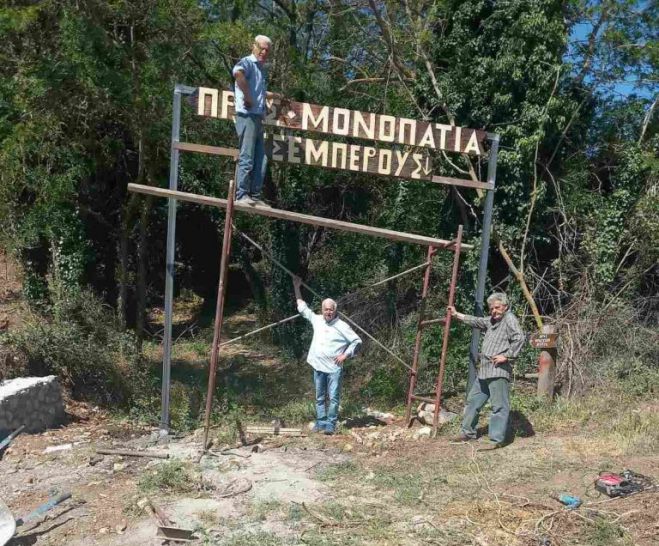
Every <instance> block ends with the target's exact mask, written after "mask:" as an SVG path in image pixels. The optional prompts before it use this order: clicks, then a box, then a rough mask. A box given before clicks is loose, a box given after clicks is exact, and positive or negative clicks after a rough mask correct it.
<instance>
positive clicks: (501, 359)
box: [492, 355, 508, 366]
mask: <svg viewBox="0 0 659 546" xmlns="http://www.w3.org/2000/svg"><path fill="white" fill-rule="evenodd" d="M506 362H508V357H507V356H503V355H496V356H493V357H492V364H494V365H495V366H500V365H501V364H505V363H506Z"/></svg>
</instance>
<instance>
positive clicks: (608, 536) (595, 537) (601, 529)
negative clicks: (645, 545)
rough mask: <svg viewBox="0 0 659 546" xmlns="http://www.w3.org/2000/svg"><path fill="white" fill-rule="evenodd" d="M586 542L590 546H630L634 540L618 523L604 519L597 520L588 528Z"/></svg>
mask: <svg viewBox="0 0 659 546" xmlns="http://www.w3.org/2000/svg"><path fill="white" fill-rule="evenodd" d="M587 544H590V545H591V546H632V545H633V544H634V542H633V541H632V539H631V537H628V536H627V535H626V534H625V532H624V531H623V530H622V529H621V528H620V526H619V525H616V524H615V523H611V522H609V521H606V520H598V521H597V523H596V524H595V525H594V526H591V528H590V531H589V533H588V538H587Z"/></svg>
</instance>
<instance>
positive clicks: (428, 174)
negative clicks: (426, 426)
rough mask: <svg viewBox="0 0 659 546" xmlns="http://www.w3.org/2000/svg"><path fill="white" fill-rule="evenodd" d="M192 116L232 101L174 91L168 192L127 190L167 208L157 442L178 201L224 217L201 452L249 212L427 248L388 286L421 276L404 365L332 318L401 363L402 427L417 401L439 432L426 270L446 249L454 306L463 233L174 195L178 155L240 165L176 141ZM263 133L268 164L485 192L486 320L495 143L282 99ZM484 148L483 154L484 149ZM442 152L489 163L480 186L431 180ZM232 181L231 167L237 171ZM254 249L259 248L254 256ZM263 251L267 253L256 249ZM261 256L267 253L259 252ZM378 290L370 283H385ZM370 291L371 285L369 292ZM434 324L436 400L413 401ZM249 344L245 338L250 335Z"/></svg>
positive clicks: (479, 296)
mask: <svg viewBox="0 0 659 546" xmlns="http://www.w3.org/2000/svg"><path fill="white" fill-rule="evenodd" d="M184 96H185V97H186V98H187V99H188V102H190V103H191V104H192V105H193V106H196V108H197V114H198V115H201V116H206V117H215V118H220V119H227V120H230V119H232V118H233V116H234V104H233V93H232V92H231V91H223V90H217V89H210V88H205V87H198V88H197V87H189V86H186V85H181V84H177V85H176V86H175V89H174V100H173V116H172V133H171V158H170V174H169V189H162V188H156V187H152V186H145V185H140V184H128V190H129V191H131V192H135V193H141V194H146V195H152V196H157V197H167V198H168V201H169V206H168V217H167V255H166V280H165V324H164V339H163V367H162V407H161V421H160V428H161V433H162V434H168V432H169V396H170V381H171V376H170V372H171V351H172V315H173V294H174V273H175V265H174V262H175V240H176V209H177V202H178V201H184V202H192V203H197V204H202V205H209V206H215V207H220V208H225V209H226V214H225V224H224V234H223V243H222V254H221V263H220V279H219V283H218V297H217V306H216V314H215V324H214V335H213V344H212V348H211V358H210V368H209V378H208V392H207V398H206V415H205V430H204V440H203V446H204V449H206V447H207V445H208V430H209V424H210V415H211V409H212V404H213V394H214V391H215V379H216V372H217V362H218V358H219V351H220V346H221V345H225V344H227V343H229V342H232V341H235V340H230V341H229V342H224V343H220V332H221V328H222V322H223V316H224V302H225V297H226V286H227V282H226V280H227V279H226V277H227V268H228V262H229V257H230V254H231V239H232V235H233V231H234V227H233V216H234V213H235V211H239V212H248V213H252V214H257V215H261V216H267V217H270V218H275V219H282V220H289V221H293V222H299V223H304V224H311V225H316V226H323V227H326V228H330V229H337V230H342V231H349V232H353V233H361V234H365V235H370V236H374V237H383V238H386V239H390V240H394V241H399V242H407V243H413V244H418V245H423V246H426V247H427V249H428V251H427V259H426V261H425V262H424V263H423V264H421V265H419V266H416V267H413V268H411V269H409V270H407V271H405V272H403V273H400V274H397V275H394V276H393V277H390V278H389V279H386V280H385V281H388V280H391V279H393V278H396V277H399V276H401V275H404V274H407V273H409V272H412V271H415V270H419V269H423V270H424V275H423V286H422V292H421V304H420V309H419V318H418V323H417V335H416V339H415V346H414V355H413V360H412V365H409V364H407V363H406V362H404V361H403V360H402V359H401V358H400V357H398V356H397V355H395V354H394V353H393V352H392V351H390V350H389V349H388V348H386V347H385V346H384V345H382V344H381V343H380V342H378V341H377V340H376V339H375V338H374V337H373V336H372V335H371V334H369V333H368V332H366V331H365V330H364V329H363V328H361V327H360V326H359V325H358V324H356V323H355V322H354V321H353V320H352V319H350V317H348V316H346V315H344V314H343V313H339V314H340V316H341V317H342V318H343V319H344V320H346V321H348V322H349V323H350V324H351V325H352V326H354V327H356V328H357V329H358V330H359V331H360V332H361V333H363V334H365V335H366V337H368V338H369V339H370V340H372V341H373V342H375V343H376V344H377V345H378V346H380V347H381V348H383V349H384V350H386V351H387V352H388V353H389V354H390V355H392V356H393V357H394V358H396V360H397V361H398V362H400V363H401V364H403V365H404V366H405V367H406V368H407V369H408V371H409V388H408V392H407V399H406V402H407V412H406V421H407V422H408V424H409V423H411V420H410V417H411V411H412V404H413V403H414V402H415V401H425V402H429V403H433V404H434V405H435V408H434V419H433V433H435V432H436V430H437V426H438V416H439V411H440V408H441V395H442V384H443V378H444V371H445V363H446V362H445V361H446V353H447V348H448V338H449V329H450V324H451V317H450V315H449V314H447V313H444V315H446V316H442V317H440V318H434V319H426V310H425V307H426V305H425V303H426V298H427V296H428V291H429V280H430V273H431V268H432V257H433V256H434V254H435V253H436V252H437V251H438V250H449V251H450V250H452V251H453V253H454V258H453V266H452V274H451V279H450V285H449V294H448V305H453V302H454V295H455V288H456V284H457V277H458V268H459V259H460V253H461V251H462V250H463V249H470V248H473V247H472V246H471V245H466V244H464V243H462V226H459V228H458V231H457V235H456V238H455V239H453V240H444V239H437V238H433V237H426V236H424V235H418V234H413V233H404V232H398V231H393V230H389V229H383V228H377V227H374V226H367V225H362V224H355V223H350V222H344V221H339V220H331V219H328V218H321V217H317V216H310V215H306V214H301V213H296V212H290V211H285V210H280V209H274V208H264V207H254V206H250V205H244V204H240V203H234V193H235V192H234V189H235V188H234V185H235V182H234V180H235V179H236V176H235V175H234V179H232V180H231V181H230V183H229V191H228V194H227V199H220V198H215V197H207V196H201V195H197V194H191V193H185V192H180V191H178V171H179V154H180V152H182V151H186V152H197V153H205V154H211V155H219V156H228V157H232V158H233V159H234V161H235V160H237V158H238V152H239V151H238V150H237V149H235V148H224V147H216V146H207V145H202V144H194V143H187V142H181V141H180V130H181V107H182V97H184ZM264 124H265V125H266V126H271V127H272V126H274V127H280V128H282V129H285V130H286V133H282V134H281V135H278V134H272V133H267V134H266V152H267V154H268V156H269V158H270V159H271V160H273V161H279V162H284V163H292V164H301V165H310V166H317V167H322V168H330V169H338V170H352V171H356V172H364V173H370V174H375V175H383V176H388V177H395V178H402V179H405V180H419V181H427V182H434V183H439V184H448V185H454V186H464V187H471V188H478V189H481V190H485V191H486V196H485V202H484V213H483V220H482V228H483V229H482V236H481V249H480V260H479V266H478V277H477V286H476V291H475V297H474V304H475V314H476V315H478V316H482V314H483V298H484V295H485V280H486V273H487V262H488V253H489V246H490V232H491V224H492V209H493V202H494V189H495V178H496V162H497V151H498V147H499V136H498V135H497V134H494V133H486V132H483V131H477V130H474V129H467V128H462V127H457V126H451V125H443V124H439V123H432V122H426V121H415V120H410V119H406V118H395V117H393V116H387V115H379V114H373V113H365V112H358V111H352V110H348V109H345V108H332V107H329V106H319V105H314V104H308V103H299V102H292V101H287V100H282V101H275V102H272V101H268V114H267V116H266V118H265V120H264ZM294 131H305V132H318V133H325V134H333V135H339V136H347V137H352V138H357V139H367V140H370V141H376V142H380V143H384V145H383V146H381V147H378V148H376V147H374V146H361V145H355V144H344V143H341V142H330V141H318V140H312V139H309V138H303V137H299V136H295V135H294V134H292V133H293V132H294ZM485 142H488V143H489V149H488V150H486V149H485V147H484V143H485ZM433 149H434V150H442V151H448V152H455V153H463V154H470V155H479V156H480V155H484V154H486V153H487V154H488V169H487V181H486V182H477V181H474V180H467V179H460V178H449V177H444V176H436V175H433V173H432V163H431V161H432V160H431V157H430V155H429V154H430V151H432V150H433ZM236 174H237V165H236ZM240 235H241V236H242V237H244V238H245V239H247V240H248V241H249V242H250V243H252V244H254V245H255V246H257V247H259V245H258V244H257V243H255V242H254V241H252V240H251V239H250V238H249V237H248V236H246V235H245V234H242V233H241V234H240ZM259 248H261V247H259ZM261 250H262V251H263V250H264V249H262V248H261ZM266 254H267V252H266ZM270 258H271V259H272V260H273V261H274V262H275V264H276V265H278V266H279V267H281V268H283V269H284V270H285V271H286V272H287V273H288V274H289V275H294V274H293V273H292V272H291V271H289V270H288V269H286V268H285V267H284V266H283V265H282V264H281V263H279V262H277V261H276V260H275V259H274V258H273V257H272V256H270ZM385 281H380V282H378V283H375V285H378V284H382V283H383V282H385ZM375 285H374V286H375ZM304 286H305V287H306V288H307V289H309V290H310V291H311V292H312V293H314V294H316V295H317V293H316V292H314V291H313V290H312V289H311V288H310V287H309V286H307V285H304ZM296 316H297V315H294V316H292V317H288V318H287V319H284V320H282V321H279V322H277V323H274V324H272V325H270V326H268V327H264V328H259V329H258V330H256V331H254V332H251V333H250V334H252V333H256V332H259V331H263V330H264V329H266V328H269V327H272V326H276V325H278V324H281V323H283V322H286V321H288V320H292V319H293V318H295V317H296ZM432 324H441V325H442V326H443V335H442V349H441V357H440V362H439V366H438V370H437V379H436V382H435V392H434V393H433V396H421V395H418V394H416V393H415V388H416V385H417V377H418V369H419V355H420V348H421V339H422V332H423V330H424V328H426V327H427V326H429V325H432ZM248 335H249V334H248ZM242 337H245V336H241V338H242ZM479 337H480V332H479V331H478V330H477V329H473V330H472V339H471V345H470V370H469V385H471V383H472V381H473V379H474V377H475V365H476V361H477V351H478V341H479Z"/></svg>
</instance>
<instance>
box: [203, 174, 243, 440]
mask: <svg viewBox="0 0 659 546" xmlns="http://www.w3.org/2000/svg"><path fill="white" fill-rule="evenodd" d="M234 188H235V176H234V180H231V181H230V182H229V194H228V195H227V212H226V216H225V219H224V237H223V239H222V259H221V260H220V281H219V283H218V286H217V304H216V306H215V327H214V328H213V345H212V348H211V365H210V369H209V371H208V391H207V392H206V417H205V420H204V440H203V448H202V449H203V450H204V451H206V449H207V446H208V429H209V427H210V420H211V410H212V409H213V394H214V392H215V379H216V377H215V376H216V375H217V361H218V358H219V353H220V335H221V331H222V321H223V319H224V299H225V294H226V288H227V269H228V268H229V256H230V254H231V234H232V231H233V202H234V194H235V191H234Z"/></svg>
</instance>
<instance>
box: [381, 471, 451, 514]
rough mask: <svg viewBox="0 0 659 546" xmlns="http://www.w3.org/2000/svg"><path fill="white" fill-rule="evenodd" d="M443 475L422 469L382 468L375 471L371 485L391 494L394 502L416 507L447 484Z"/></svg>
mask: <svg viewBox="0 0 659 546" xmlns="http://www.w3.org/2000/svg"><path fill="white" fill-rule="evenodd" d="M442 474H443V473H439V472H438V473H435V472H432V471H431V472H426V471H424V469H423V468H418V469H415V471H413V472H410V470H409V468H407V467H401V468H383V469H378V470H376V471H375V477H374V478H373V480H372V482H371V483H372V484H373V485H374V486H375V487H377V488H378V489H382V490H389V491H391V492H393V495H394V498H395V499H396V501H398V502H400V503H401V504H404V505H407V506H414V505H418V504H419V501H421V500H422V499H423V498H424V497H426V496H428V494H429V493H430V496H434V495H435V494H436V493H437V492H438V490H439V489H441V488H443V487H444V486H446V485H447V484H448V481H447V478H446V477H445V476H443V475H442Z"/></svg>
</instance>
